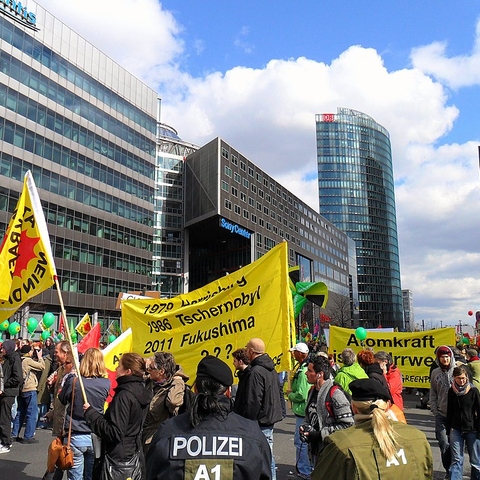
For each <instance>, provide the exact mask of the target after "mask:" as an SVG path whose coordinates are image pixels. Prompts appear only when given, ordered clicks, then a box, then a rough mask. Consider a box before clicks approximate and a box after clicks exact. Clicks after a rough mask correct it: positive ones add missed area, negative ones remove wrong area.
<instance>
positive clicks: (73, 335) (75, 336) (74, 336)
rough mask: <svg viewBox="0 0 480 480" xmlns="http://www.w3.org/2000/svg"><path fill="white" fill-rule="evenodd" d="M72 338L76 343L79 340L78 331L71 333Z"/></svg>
mask: <svg viewBox="0 0 480 480" xmlns="http://www.w3.org/2000/svg"><path fill="white" fill-rule="evenodd" d="M70 338H71V339H72V342H73V343H76V342H77V339H78V337H77V333H76V332H73V333H72V334H71V335H70Z"/></svg>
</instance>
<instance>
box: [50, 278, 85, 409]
mask: <svg viewBox="0 0 480 480" xmlns="http://www.w3.org/2000/svg"><path fill="white" fill-rule="evenodd" d="M54 279H55V286H56V287H57V293H58V299H59V301H60V309H61V311H62V315H63V318H64V322H63V323H64V325H65V331H66V332H67V338H68V343H69V344H70V348H71V349H72V356H73V363H74V364H75V370H76V371H77V373H78V375H77V377H78V383H79V384H80V389H81V390H82V396H83V403H88V400H87V394H86V392H85V385H84V384H83V379H82V376H81V375H80V365H79V363H78V355H75V354H74V349H73V342H72V337H71V336H70V327H69V326H68V321H67V313H66V312H65V306H64V304H63V298H62V292H61V291H60V284H59V283H58V277H57V276H56V275H55V277H54Z"/></svg>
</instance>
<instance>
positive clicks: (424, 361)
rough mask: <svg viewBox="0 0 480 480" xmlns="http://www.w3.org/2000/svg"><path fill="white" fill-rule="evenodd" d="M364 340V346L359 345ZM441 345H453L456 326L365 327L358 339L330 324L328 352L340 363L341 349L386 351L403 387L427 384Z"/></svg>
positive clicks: (353, 331) (353, 333) (349, 332)
mask: <svg viewBox="0 0 480 480" xmlns="http://www.w3.org/2000/svg"><path fill="white" fill-rule="evenodd" d="M362 343H363V345H362ZM440 345H455V329H453V328H440V329H438V330H426V331H423V332H384V331H378V332H376V331H374V330H373V331H372V330H368V334H367V338H366V339H365V340H364V341H363V342H360V341H359V340H358V339H357V338H356V337H355V330H351V329H348V328H340V327H330V345H329V350H328V351H329V353H333V355H335V358H336V360H337V362H338V363H339V365H340V366H341V365H342V363H341V358H339V354H341V353H342V350H343V349H344V348H347V347H348V348H351V349H352V350H353V351H354V352H355V353H358V352H359V351H360V350H363V349H364V348H371V349H373V351H374V352H378V351H380V350H384V351H386V352H388V353H389V354H390V355H391V356H392V358H393V363H394V364H395V365H397V367H398V368H399V369H400V372H401V373H402V378H403V385H404V386H405V387H420V388H428V387H430V380H429V373H430V367H431V365H432V364H433V363H434V362H435V353H434V351H435V349H436V348H437V347H439V346H440Z"/></svg>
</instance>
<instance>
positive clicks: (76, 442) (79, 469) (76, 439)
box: [64, 433, 95, 480]
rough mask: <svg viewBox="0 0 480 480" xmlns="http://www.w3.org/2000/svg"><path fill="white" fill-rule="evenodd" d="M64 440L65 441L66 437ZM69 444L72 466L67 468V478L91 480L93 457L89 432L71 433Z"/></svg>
mask: <svg viewBox="0 0 480 480" xmlns="http://www.w3.org/2000/svg"><path fill="white" fill-rule="evenodd" d="M64 442H65V443H66V442H67V439H65V440H64ZM70 446H71V447H72V452H73V467H72V468H71V469H70V470H67V479H68V480H92V475H93V462H94V460H95V458H94V454H93V445H92V436H91V434H90V433H87V434H72V439H71V441H70Z"/></svg>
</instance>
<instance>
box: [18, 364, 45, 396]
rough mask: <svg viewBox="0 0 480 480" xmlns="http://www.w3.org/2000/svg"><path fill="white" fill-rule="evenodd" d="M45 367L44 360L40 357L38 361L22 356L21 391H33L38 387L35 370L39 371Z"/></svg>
mask: <svg viewBox="0 0 480 480" xmlns="http://www.w3.org/2000/svg"><path fill="white" fill-rule="evenodd" d="M44 369H45V361H44V360H43V358H40V359H39V360H38V361H36V360H34V359H33V358H32V357H29V356H25V357H22V372H23V379H24V383H23V388H22V392H33V391H34V390H36V389H37V387H38V380H37V375H36V374H35V372H41V371H42V370H44Z"/></svg>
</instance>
